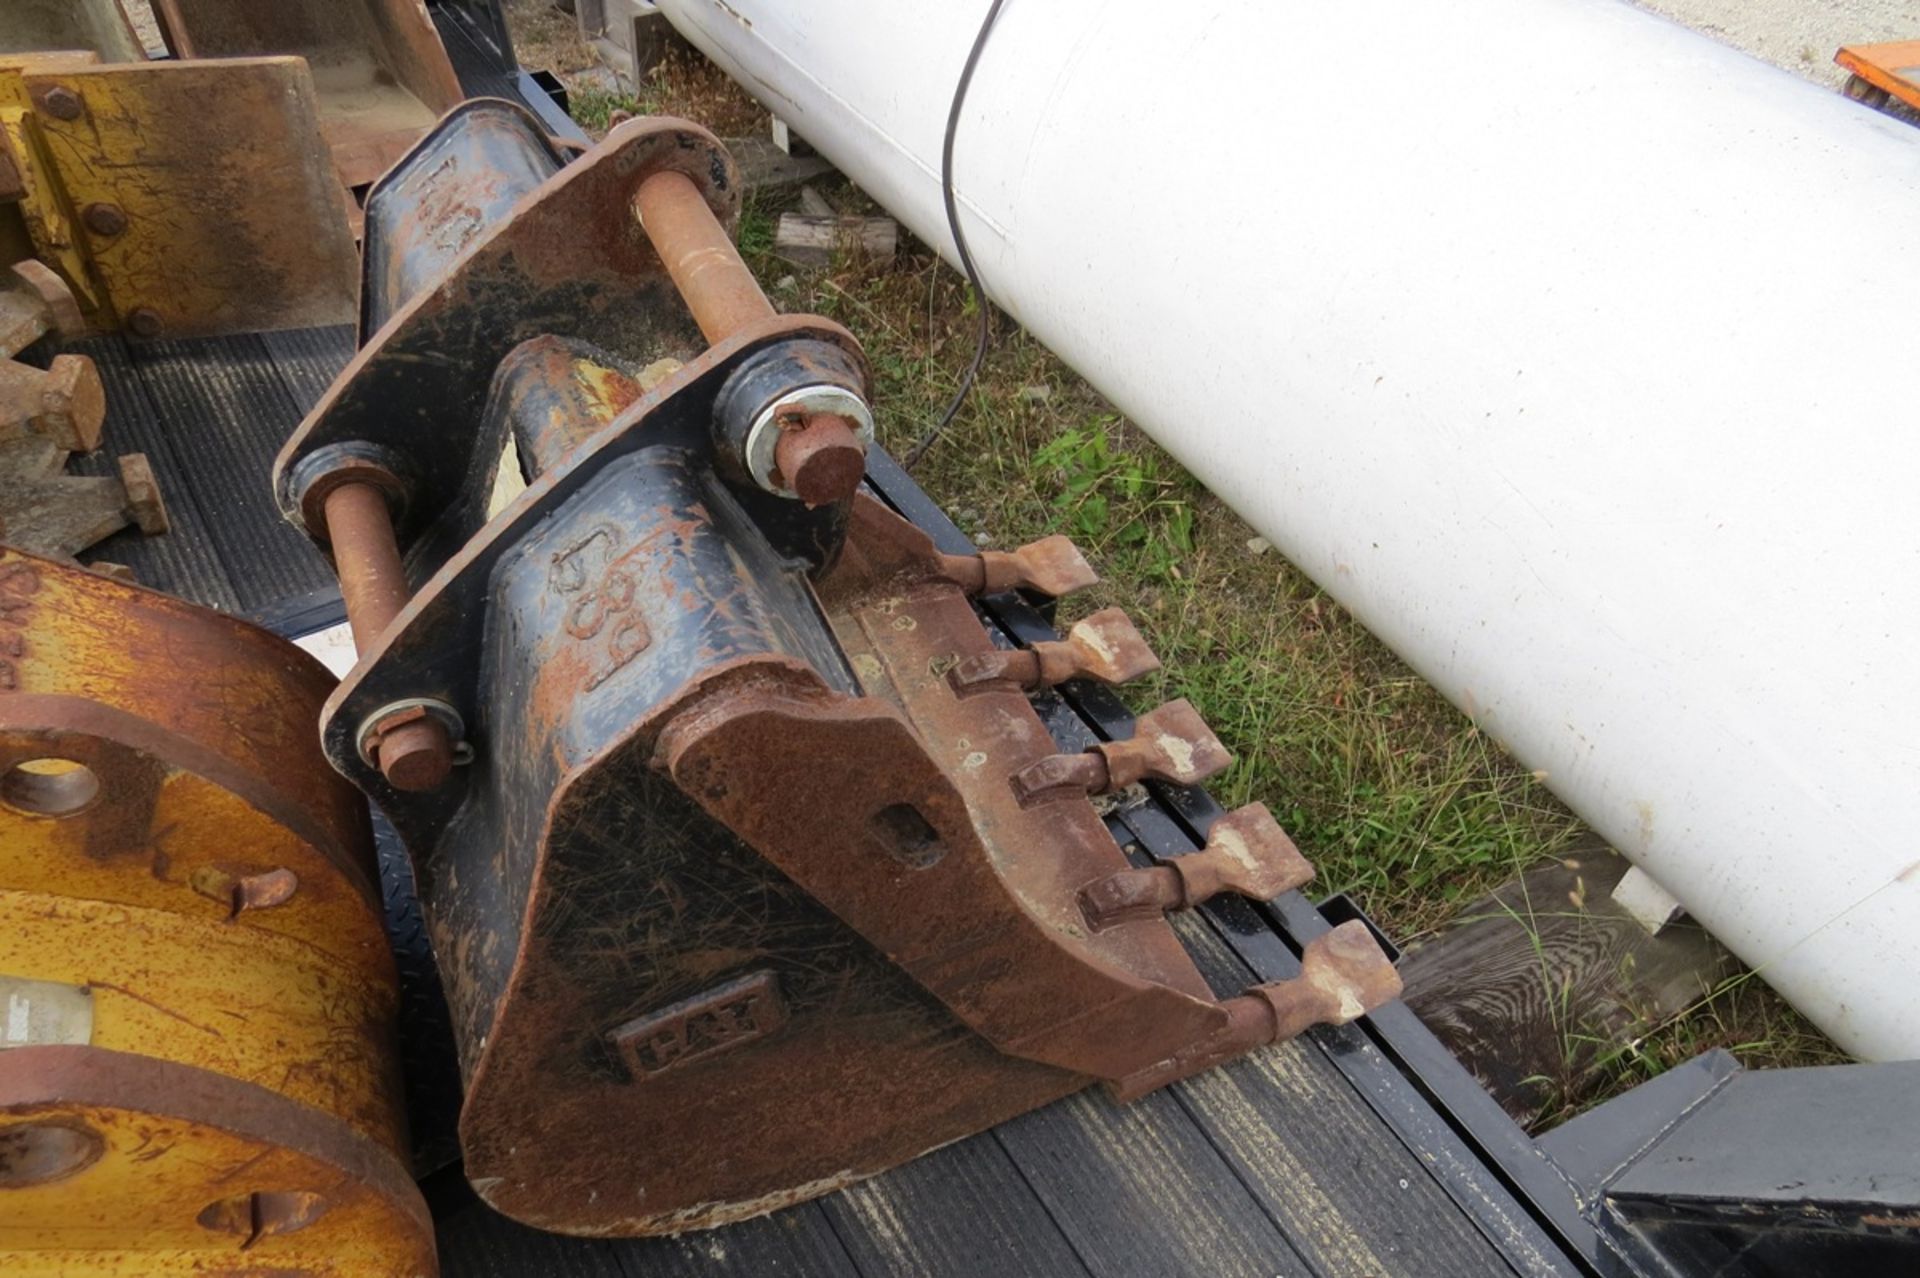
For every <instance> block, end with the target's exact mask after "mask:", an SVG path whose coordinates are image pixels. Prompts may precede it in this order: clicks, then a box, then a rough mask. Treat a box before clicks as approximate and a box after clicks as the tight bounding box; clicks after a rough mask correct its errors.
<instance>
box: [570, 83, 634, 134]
mask: <svg viewBox="0 0 1920 1278" xmlns="http://www.w3.org/2000/svg"><path fill="white" fill-rule="evenodd" d="M615 111H625V112H626V113H627V114H629V115H639V114H641V103H640V99H639V98H636V97H634V96H633V95H632V94H631V93H615V92H612V91H610V90H607V89H603V88H601V87H600V86H599V85H596V84H587V85H581V86H580V87H579V88H576V89H572V90H569V91H568V93H567V114H569V115H571V116H572V117H573V118H574V121H575V123H577V124H579V126H580V127H581V128H583V129H585V130H586V131H587V132H589V133H591V134H593V135H594V136H595V137H599V136H600V135H601V134H603V133H605V132H606V131H607V129H608V128H609V127H610V126H609V122H608V117H609V116H611V115H612V114H613V113H614V112H615Z"/></svg>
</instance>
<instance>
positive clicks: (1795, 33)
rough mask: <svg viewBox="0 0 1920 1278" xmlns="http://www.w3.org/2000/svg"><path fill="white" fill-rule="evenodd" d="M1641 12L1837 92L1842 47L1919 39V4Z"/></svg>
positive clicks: (1820, 1)
mask: <svg viewBox="0 0 1920 1278" xmlns="http://www.w3.org/2000/svg"><path fill="white" fill-rule="evenodd" d="M1638 3H1639V5H1640V7H1641V8H1642V9H1651V10H1652V11H1653V12H1655V13H1662V14H1665V15H1666V16H1667V17H1669V18H1672V19H1673V20H1674V21H1676V22H1679V23H1682V24H1684V25H1686V26H1689V27H1692V28H1693V29H1694V30H1696V31H1699V32H1702V33H1704V34H1706V35H1710V36H1712V37H1713V38H1714V39H1716V40H1719V41H1722V42H1723V43H1726V44H1730V45H1732V46H1733V47H1734V48H1736V49H1745V50H1746V51H1747V52H1748V53H1751V54H1752V55H1753V56H1754V57H1756V58H1759V59H1761V60H1762V61H1766V62H1771V63H1773V65H1775V66H1777V67H1783V68H1785V69H1786V70H1788V71H1791V72H1793V73H1794V74H1795V75H1800V76H1804V77H1806V78H1807V79H1809V80H1812V81H1813V82H1814V83H1816V84H1824V85H1827V86H1829V87H1830V88H1835V89H1837V88H1839V87H1840V85H1841V83H1842V82H1843V81H1845V80H1846V78H1847V73H1846V72H1845V71H1842V70H1841V69H1840V68H1839V67H1837V66H1835V65H1834V64H1833V55H1834V52H1835V51H1836V50H1837V49H1839V48H1840V46H1841V45H1843V44H1881V43H1884V42H1886V41H1889V40H1915V39H1920V0H1638Z"/></svg>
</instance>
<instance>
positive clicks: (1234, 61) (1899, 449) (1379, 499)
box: [662, 0, 1920, 1058]
mask: <svg viewBox="0 0 1920 1278" xmlns="http://www.w3.org/2000/svg"><path fill="white" fill-rule="evenodd" d="M662 7H663V8H665V9H666V10H667V11H668V13H669V15H670V16H671V18H672V20H673V21H674V23H675V25H676V26H678V27H679V28H680V30H681V31H683V32H684V33H686V34H687V36H688V37H689V38H690V39H692V40H693V42H694V43H695V44H697V45H698V46H700V47H701V48H702V49H703V50H705V51H706V52H707V53H708V54H709V55H710V56H712V57H713V58H714V59H715V60H717V61H718V62H720V63H721V65H722V66H724V67H726V68H727V69H728V70H729V71H730V72H731V73H732V74H733V75H734V76H735V77H736V78H737V79H739V81H740V82H741V83H742V84H743V85H745V86H746V87H747V89H748V90H749V91H750V92H752V93H755V94H756V95H758V96H759V97H760V98H761V100H762V101H764V102H765V103H766V104H767V105H768V106H769V107H770V108H771V109H772V110H773V111H774V113H775V114H777V115H778V116H780V117H781V118H782V119H784V120H786V121H787V122H788V123H789V124H790V125H791V126H792V127H793V129H794V130H795V131H796V132H798V133H799V134H801V135H802V136H804V137H805V138H806V139H807V140H808V141H810V142H812V143H813V144H814V145H815V146H817V147H818V148H819V149H820V150H821V151H822V152H823V153H824V154H826V155H827V156H828V157H830V158H831V159H832V160H833V161H834V163H835V164H837V165H838V166H839V167H840V168H841V169H842V170H843V171H844V172H846V173H847V175H848V176H849V177H851V178H853V179H854V180H855V181H856V182H858V183H859V184H860V185H861V186H862V187H864V188H865V189H866V190H867V191H868V192H870V193H871V194H872V195H873V196H874V197H875V198H876V199H878V200H879V201H880V202H881V203H882V204H884V205H886V206H887V207H888V208H889V209H891V210H892V211H893V212H894V213H896V214H897V215H898V216H900V217H901V218H902V219H903V220H904V221H905V222H906V223H907V224H908V225H909V226H910V227H912V229H913V230H914V231H915V232H916V233H917V234H918V235H920V236H921V237H922V238H923V239H926V240H927V241H928V242H930V243H933V244H936V245H939V246H941V248H942V250H943V251H947V250H948V249H950V247H951V246H950V244H949V242H948V239H947V236H946V232H945V228H944V219H943V216H942V213H941V208H940V191H939V180H938V179H939V170H940V141H941V132H942V128H943V125H944V122H945V118H946V114H947V107H948V101H949V98H950V96H951V93H952V90H953V85H954V82H955V79H956V78H957V76H958V74H959V70H960V66H961V63H962V61H963V59H964V57H965V55H966V51H967V47H968V45H969V44H970V43H971V41H972V38H973V35H974V32H975V29H976V27H977V25H978V23H979V20H980V17H981V15H982V12H983V11H984V9H985V0H976V2H975V3H971V4H954V3H951V2H950V0H892V2H891V3H887V4H876V3H872V0H808V3H806V4H792V3H787V2H784V0H724V2H723V0H662ZM956 154H957V159H956V166H955V167H956V170H957V188H958V191H959V197H960V203H961V206H962V209H963V214H962V216H963V217H964V218H965V219H966V223H965V225H966V229H967V234H968V239H969V243H970V245H971V246H972V247H973V250H974V254H975V256H976V258H977V259H978V261H979V264H980V268H981V272H982V275H983V277H984V279H985V282H986V285H987V289H988V292H989V293H991V294H992V295H993V297H994V298H995V299H996V300H997V301H999V302H1000V303H1001V304H1002V305H1004V306H1005V307H1006V308H1007V310H1008V311H1009V312H1011V313H1012V314H1013V315H1014V316H1015V317H1016V318H1018V319H1019V321H1020V322H1021V323H1022V324H1024V325H1026V326H1027V327H1028V328H1029V329H1030V330H1031V331H1032V332H1033V333H1034V334H1035V335H1037V336H1038V337H1039V338H1040V339H1041V340H1042V341H1044V342H1046V343H1047V344H1048V345H1049V346H1051V347H1052V348H1053V349H1054V350H1055V351H1057V352H1058V353H1059V354H1060V355H1061V356H1062V357H1063V358H1064V359H1065V360H1066V361H1067V362H1068V363H1069V364H1071V365H1073V366H1074V367H1075V368H1076V369H1078V370H1079V371H1080V372H1081V373H1082V374H1084V375H1085V376H1086V377H1087V378H1088V380H1090V381H1091V382H1092V383H1093V384H1094V385H1095V386H1097V387H1099V388H1100V389H1101V390H1102V391H1103V392H1104V393H1105V394H1106V395H1108V396H1109V397H1110V398H1111V399H1112V400H1113V401H1114V402H1115V404H1117V405H1118V406H1119V407H1120V408H1121V409H1122V410H1123V411H1124V412H1125V413H1126V414H1127V415H1128V416H1129V417H1130V418H1132V419H1133V420H1134V421H1136V422H1138V423H1139V424H1140V425H1141V426H1142V427H1143V428H1144V429H1146V430H1147V431H1148V432H1150V433H1151V434H1152V435H1153V436H1154V438H1155V439H1157V440H1159V441H1160V442H1161V443H1162V444H1163V445H1165V446H1166V447H1167V448H1168V449H1169V450H1170V451H1171V452H1172V453H1173V454H1174V455H1175V456H1176V457H1178V458H1179V459H1180V460H1181V461H1182V462H1183V463H1184V464H1186V465H1187V466H1188V467H1189V468H1190V469H1191V470H1192V471H1193V472H1194V473H1195V474H1196V475H1197V476H1198V477H1199V478H1200V479H1201V480H1202V481H1204V482H1205V483H1206V484H1207V485H1208V486H1209V487H1210V488H1212V489H1213V490H1214V491H1215V492H1216V493H1218V494H1219V495H1220V496H1221V497H1222V498H1224V499H1225V500H1226V501H1227V502H1229V503H1230V504H1231V505H1232V506H1233V507H1234V508H1235V509H1237V510H1239V511H1240V512H1241V513H1242V514H1244V515H1245V516H1246V517H1247V518H1248V519H1249V520H1250V521H1251V522H1252V523H1253V524H1254V526H1255V527H1257V528H1258V529H1259V530H1260V531H1261V532H1262V533H1263V534H1264V535H1265V536H1267V537H1268V538H1269V539H1270V540H1271V541H1272V542H1273V543H1274V544H1275V545H1276V546H1278V547H1279V548H1280V549H1281V550H1283V551H1284V552H1285V553H1286V554H1287V555H1288V557H1289V558H1291V559H1292V560H1293V561H1294V562H1295V563H1297V564H1299V565H1300V566H1301V567H1302V568H1303V569H1305V570H1306V571H1307V572H1308V573H1310V574H1311V575H1312V576H1313V577H1314V579H1315V580H1317V581H1318V582H1320V583H1321V584H1322V585H1323V586H1324V587H1325V588H1326V589H1327V590H1328V591H1329V592H1330V593H1331V594H1333V595H1334V596H1335V597H1336V598H1338V599H1339V600H1340V601H1341V602H1342V603H1343V604H1344V605H1346V606H1347V607H1348V608H1349V609H1351V610H1352V612H1353V613H1354V614H1355V615H1356V616H1357V617H1359V618H1360V620H1361V621H1363V622H1364V623H1365V624H1366V625H1367V626H1369V627H1370V628H1371V629H1372V630H1373V631H1374V632H1375V633H1377V634H1379V635H1380V636H1381V637H1382V638H1383V639H1384V640H1386V642H1387V643H1388V644H1390V645H1391V646H1392V647H1393V648H1394V650H1395V651H1397V652H1398V653H1400V655H1401V656H1403V657H1404V658H1406V659H1407V661H1408V662H1409V663H1410V664H1411V665H1412V666H1413V667H1414V668H1415V669H1417V670H1418V671H1419V672H1420V673H1421V674H1422V675H1424V676H1425V677H1426V678H1428V679H1429V680H1431V681H1432V682H1433V683H1434V684H1435V685H1436V686H1437V687H1439V688H1440V689H1441V691H1442V692H1444V693H1445V694H1446V695H1447V696H1448V697H1449V698H1451V699H1452V700H1453V701H1454V702H1455V703H1456V704H1458V705H1459V706H1460V707H1461V708H1462V709H1464V710H1465V711H1466V712H1467V713H1468V714H1470V715H1471V716H1472V717H1473V718H1474V719H1475V720H1476V721H1477V722H1478V723H1479V724H1480V725H1481V726H1482V727H1483V728H1484V729H1486V730H1487V731H1488V732H1490V733H1491V734H1493V735H1494V736H1495V737H1496V738H1497V739H1499V740H1501V741H1502V742H1504V743H1505V744H1506V745H1507V746H1508V747H1509V748H1510V749H1511V750H1512V751H1513V752H1514V754H1515V755H1517V756H1518V757H1519V758H1520V759H1521V760H1523V761H1524V762H1525V763H1526V764H1527V765H1528V766H1530V767H1533V768H1537V769H1540V770H1543V771H1544V772H1545V773H1546V774H1547V780H1548V784H1549V785H1551V786H1552V787H1553V789H1554V790H1555V791H1556V792H1557V793H1558V794H1560V795H1561V796H1562V797H1563V798H1564V799H1565V800H1566V801H1567V802H1568V803H1569V804H1570V805H1571V806H1572V807H1573V808H1574V810H1575V811H1577V812H1578V813H1580V815H1581V816H1583V817H1584V818H1586V820H1588V821H1589V822H1591V823H1592V824H1593V825H1594V826H1595V827H1596V828H1597V829H1598V830H1599V831H1600V832H1601V833H1602V834H1604V835H1605V836H1606V837H1607V838H1608V839H1609V840H1611V841H1612V842H1613V843H1614V844H1615V846H1617V847H1619V848H1620V849H1621V850H1622V851H1623V852H1624V853H1626V854H1627V855H1628V856H1629V857H1630V858H1632V859H1633V860H1634V861H1635V862H1636V863H1638V864H1639V865H1641V866H1642V867H1643V868H1644V869H1646V870H1647V871H1648V872H1649V873H1650V874H1652V875H1653V876H1654V878H1656V879H1657V880H1658V881H1659V882H1660V883H1662V884H1663V885H1665V886H1666V887H1667V888H1668V889H1669V890H1670V891H1672V892H1673V893H1674V894H1675V895H1676V896H1677V897H1678V898H1679V899H1680V900H1681V901H1683V902H1684V903H1685V904H1686V906H1687V907H1688V908H1689V910H1691V911H1692V913H1693V914H1694V915H1695V916H1696V917H1697V918H1699V919H1700V920H1701V921H1702V922H1703V923H1704V924H1705V925H1706V926H1707V927H1708V928H1710V929H1711V930H1712V931H1713V932H1714V933H1715V934H1716V935H1718V936H1719V937H1720V938H1721V939H1722V940H1723V941H1725V942H1726V943H1727V944H1728V945H1729V946H1731V947H1732V948H1733V950H1734V951H1735V952H1737V953H1738V954H1739V955H1740V956H1741V957H1742V958H1744V959H1745V960H1746V961H1747V962H1749V963H1750V964H1752V965H1754V966H1755V967H1757V968H1758V969H1759V970H1760V972H1761V974H1762V976H1763V977H1764V978H1765V979H1766V980H1768V981H1769V982H1771V983H1772V984H1773V985H1774V986H1775V987H1776V988H1778V989H1779V990H1780V991H1781V992H1782V993H1784V994H1785V995H1786V996H1787V997H1788V998H1789V999H1791V1000H1792V1001H1793V1002H1794V1003H1795V1004H1796V1005H1798V1006H1799V1007H1801V1008H1802V1009H1804V1010H1805V1011H1806V1012H1807V1013H1808V1014H1809V1015H1810V1016H1811V1017H1812V1018H1813V1019H1814V1020H1815V1021H1816V1022H1818V1023H1819V1024H1820V1025H1821V1026H1822V1027H1823V1028H1824V1029H1825V1030H1826V1031H1827V1032H1828V1033H1829V1034H1831V1035H1832V1036H1833V1037H1834V1038H1835V1039H1836V1040H1837V1041H1838V1042H1839V1043H1841V1044H1842V1045H1843V1046H1844V1047H1846V1048H1847V1049H1849V1050H1850V1051H1853V1052H1855V1053H1857V1054H1860V1055H1862V1056H1865V1057H1869V1058H1897V1057H1916V1056H1920V958H1917V957H1916V952H1917V950H1920V941H1917V940H1916V938H1917V937H1920V838H1916V835H1915V830H1916V829H1920V659H1916V655H1915V648H1916V645H1917V644H1920V379H1917V378H1916V376H1915V373H1916V367H1917V366H1920V361H1916V358H1915V349H1914V337H1913V332H1912V326H1911V324H1908V323H1905V322H1904V320H1905V318H1906V317H1909V316H1911V314H1912V312H1913V305H1914V301H1915V299H1916V298H1920V234H1916V227H1920V133H1916V132H1915V131H1914V130H1913V129H1912V128H1911V127H1909V126H1907V125H1904V124H1901V123H1898V122H1895V121H1892V120H1889V119H1886V118H1884V117H1881V116H1879V115H1876V114H1874V113H1872V112H1870V111H1868V110H1866V109H1864V108H1862V107H1859V106H1856V105H1854V104H1852V103H1850V102H1847V101H1844V100H1843V99H1841V98H1839V97H1837V96H1835V95H1832V94H1829V93H1827V92H1825V91H1823V90H1820V89H1818V88H1815V87H1813V86H1810V85H1806V84H1802V83H1800V82H1797V81H1795V80H1794V79H1792V78H1791V77H1789V76H1787V75H1786V74H1784V73H1782V72H1779V71H1776V70H1773V69H1771V68H1768V67H1766V66H1763V65H1761V64H1760V63H1758V62H1754V61H1752V60H1750V59H1748V58H1747V57H1745V56H1743V55H1741V54H1739V53H1736V52H1733V51H1731V50H1729V49H1726V48H1723V47H1721V46H1718V45H1715V44H1713V43H1712V42H1710V41H1708V40H1706V39H1704V38H1702V37H1700V36H1697V35H1695V34H1692V33H1690V32H1688V31H1685V30H1683V29H1681V28H1679V27H1676V26H1674V25H1672V24H1670V23H1668V22H1666V21H1664V20H1662V19H1659V18H1656V17H1652V16H1649V15H1647V14H1645V13H1643V12H1640V11H1638V10H1635V9H1632V8H1630V7H1628V6H1627V5H1625V4H1623V3H1619V2H1618V0H1452V2H1451V3H1448V4H1444V5H1438V4H1416V3H1398V4H1395V3H1371V4H1365V3H1363V4H1339V5H1332V4H1304V3H1298V2H1295V0H1196V2H1195V3H1193V4H1189V5H1183V6H1173V7H1169V6H1167V5H1165V4H1150V3H1146V2H1145V0H1044V2H1043V0H1008V3H1007V5H1006V8H1005V11H1004V14H1003V16H1002V18H1001V20H1000V23H999V25H998V27H997V28H996V30H995V32H994V34H993V37H992V40H991V42H990V44H989V45H988V47H987V50H986V53H985V55H984V57H983V59H982V61H981V64H980V68H979V71H978V74H977V75H976V77H975V80H974V84H973V88H972V91H971V94H970V96H969V98H968V101H967V105H966V109H965V111H964V113H963V116H962V121H961V126H960V131H959V139H958V145H957V152H956Z"/></svg>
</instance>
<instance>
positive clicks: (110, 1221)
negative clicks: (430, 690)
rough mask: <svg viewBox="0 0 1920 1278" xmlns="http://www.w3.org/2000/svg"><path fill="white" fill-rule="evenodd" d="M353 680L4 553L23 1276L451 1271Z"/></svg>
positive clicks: (147, 599)
mask: <svg viewBox="0 0 1920 1278" xmlns="http://www.w3.org/2000/svg"><path fill="white" fill-rule="evenodd" d="M331 686H332V680H331V679H330V678H329V677H328V676H327V674H326V672H325V671H324V670H322V669H321V668H320V666H319V665H318V664H317V663H315V662H313V661H312V660H311V659H310V658H308V657H307V656H306V655H305V654H304V653H301V652H300V651H298V650H297V649H295V648H294V647H293V646H292V645H290V644H288V643H286V642H284V641H282V640H280V639H278V638H276V637H274V636H273V635H270V634H268V633H267V632H265V631H263V630H258V629H256V628H254V627H253V626H250V625H247V624H246V623H244V622H240V621H237V620H234V619H231V618H228V617H223V616H221V615H219V614H217V613H213V612H210V611H208V610H206V609H202V608H198V607H195V606H193V605H190V604H186V603H183V602H181V601H179V600H175V599H169V598H167V597H165V596H163V595H159V594H155V593H153V592H151V591H146V590H141V589H139V588H137V587H132V586H126V585H122V584H120V583H118V582H114V581H109V580H107V579H105V578H103V577H100V576H98V575H96V574H93V573H89V572H86V571H84V570H82V569H80V568H77V567H72V566H68V565H65V564H60V563H56V562H53V561H51V560H46V559H39V558H35V557H33V556H29V555H26V554H22V553H20V552H19V551H16V550H11V549H7V548H4V547H0V1005H4V1007H5V1015H4V1017H0V1271H4V1272H6V1273H9V1274H46V1275H53V1274H62V1275H75V1274H109V1273H112V1274H155V1275H159V1274H175V1273H178V1274H188V1273H191V1274H207V1273H216V1272H217V1273H221V1274H234V1275H262V1276H264V1275H269V1274H271V1275H323V1274H324V1275H341V1274H355V1275H368V1276H369V1278H372V1276H375V1275H378V1276H381V1278H388V1276H391V1278H416V1276H425V1275H431V1274H432V1273H434V1271H435V1262H434V1248H433V1229H432V1222H431V1220H430V1219H429V1217H428V1215H427V1210H426V1206H425V1204H424V1202H423V1201H422V1200H421V1198H420V1194H419V1192H418V1190H417V1189H415V1187H414V1185H413V1180H412V1177H411V1176H410V1175H409V1173H408V1170H407V1166H406V1163H405V1162H404V1156H403V1154H402V1152H401V1151H402V1150H403V1149H404V1148H405V1140H404V1133H403V1130H402V1127H403V1119H402V1115H401V1112H400V1105H399V1101H398V1092H399V1089H398V1069H397V1062H396V1058H395V1054H394V1051H393V1044H392V1042H391V1035H392V1029H393V1020H394V1015H395V1008H396V1004H397V1001H398V989H397V984H396V979H395V975H394V968H393V961H392V957H391V954H390V952H389V950H388V947H387V943H386V937H385V934H384V932H383V930H382V927H381V898H380V893H379V888H378V879H377V876H376V873H375V870H374V865H373V856H372V849H371V844H370V837H369V829H368V825H367V813H366V805H365V802H364V801H363V800H362V798H361V796H360V795H359V794H357V793H356V792H355V791H354V790H353V789H352V787H350V786H347V785H345V784H343V783H342V782H341V781H340V780H339V778H338V777H336V776H334V775H333V773H332V772H331V771H330V770H329V769H328V768H327V767H326V766H325V764H324V762H323V760H322V759H321V757H320V754H319V750H318V748H317V742H316V741H315V739H314V735H313V727H312V725H313V721H314V720H315V719H316V718H317V716H318V715H319V712H320V705H321V701H322V699H323V698H324V697H325V695H326V693H327V691H328V689H329V688H330V687H331Z"/></svg>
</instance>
